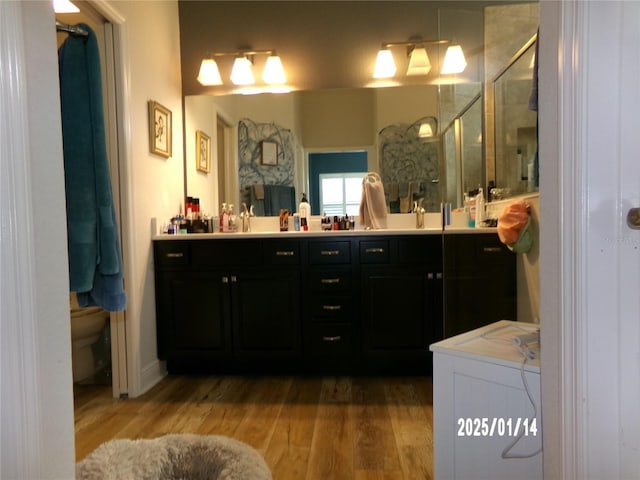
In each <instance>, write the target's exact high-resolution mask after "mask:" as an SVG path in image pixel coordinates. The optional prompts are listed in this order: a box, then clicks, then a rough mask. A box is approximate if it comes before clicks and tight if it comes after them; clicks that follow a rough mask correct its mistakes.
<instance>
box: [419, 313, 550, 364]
mask: <svg viewBox="0 0 640 480" xmlns="http://www.w3.org/2000/svg"><path fill="white" fill-rule="evenodd" d="M539 328H540V325H539V324H536V323H526V322H513V321H511V320H500V321H499V322H495V323H492V324H490V325H486V326H484V327H481V328H478V329H475V330H472V331H470V332H466V333H462V334H460V335H456V336H455V337H451V338H447V339H445V340H442V341H440V342H437V343H434V344H432V345H431V346H430V347H429V349H430V350H431V351H432V352H433V353H434V354H446V355H455V356H459V357H466V358H472V359H475V360H480V361H484V362H488V363H495V364H498V365H504V366H508V367H513V368H520V367H521V365H522V361H523V359H524V357H523V355H522V353H520V351H519V350H518V348H517V347H516V346H515V345H514V343H513V338H514V337H515V336H516V335H523V334H527V333H532V332H535V331H536V330H538V329H539ZM524 369H525V370H526V371H529V372H535V373H540V349H539V345H538V350H537V355H536V358H535V359H533V360H527V362H526V363H525V366H524Z"/></svg>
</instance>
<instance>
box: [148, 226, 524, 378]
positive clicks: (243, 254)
mask: <svg viewBox="0 0 640 480" xmlns="http://www.w3.org/2000/svg"><path fill="white" fill-rule="evenodd" d="M481 232H482V233H478V230H471V229H467V231H464V232H463V231H462V230H461V231H460V232H457V233H449V232H446V233H445V234H444V235H443V234H442V232H441V231H439V230H437V229H434V230H407V231H393V230H391V231H389V230H380V231H351V232H321V231H320V232H282V233H243V234H219V233H218V234H201V235H200V234H196V235H178V236H168V235H161V236H157V237H155V239H154V260H155V269H156V272H155V275H156V278H155V281H156V311H157V335H158V337H157V340H158V356H159V357H160V359H162V360H166V361H167V368H168V370H169V372H175V373H178V372H203V373H204V372H229V373H233V372H265V373H266V372H268V373H278V372H304V373H321V374H340V373H344V374H356V373H362V374H393V373H402V374H406V373H430V372H431V365H432V363H431V353H430V352H429V349H428V347H429V345H430V344H431V343H433V342H435V341H438V340H441V339H442V338H445V337H448V336H452V335H455V334H458V333H460V332H462V331H466V330H471V329H473V328H477V327H480V326H482V325H486V324H489V323H492V322H495V321H497V320H501V319H515V318H516V263H515V259H516V257H515V255H514V254H513V253H511V252H510V251H509V250H508V249H507V248H506V247H505V246H504V245H502V244H501V243H500V241H499V239H498V236H497V235H496V233H495V230H494V229H486V231H481Z"/></svg>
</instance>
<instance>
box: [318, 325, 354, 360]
mask: <svg viewBox="0 0 640 480" xmlns="http://www.w3.org/2000/svg"><path fill="white" fill-rule="evenodd" d="M309 347H310V348H309V349H310V354H311V355H312V356H316V357H317V356H320V357H325V358H327V359H328V360H329V359H332V358H333V356H336V355H338V356H349V355H351V354H352V352H353V333H352V331H351V327H350V326H347V325H333V324H322V325H311V326H310V327H309Z"/></svg>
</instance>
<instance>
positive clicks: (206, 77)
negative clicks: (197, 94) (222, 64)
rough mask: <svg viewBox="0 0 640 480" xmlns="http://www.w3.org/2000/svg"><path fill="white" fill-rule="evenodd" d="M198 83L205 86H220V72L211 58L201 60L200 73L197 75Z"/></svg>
mask: <svg viewBox="0 0 640 480" xmlns="http://www.w3.org/2000/svg"><path fill="white" fill-rule="evenodd" d="M198 81H199V82H200V83H201V84H202V85H206V86H213V85H222V77H221V76H220V70H218V64H217V63H216V61H215V60H214V59H213V58H205V59H204V60H202V63H201V64H200V72H199V73H198Z"/></svg>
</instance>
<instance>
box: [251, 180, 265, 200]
mask: <svg viewBox="0 0 640 480" xmlns="http://www.w3.org/2000/svg"><path fill="white" fill-rule="evenodd" d="M253 195H254V196H255V198H256V200H264V185H260V184H257V183H256V184H255V185H254V186H253Z"/></svg>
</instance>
